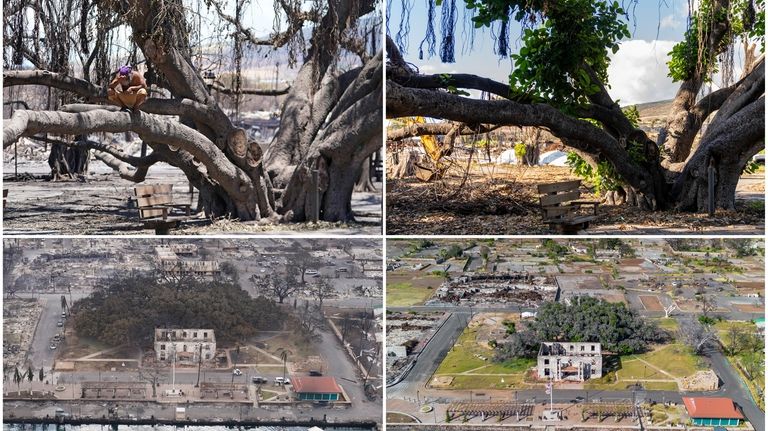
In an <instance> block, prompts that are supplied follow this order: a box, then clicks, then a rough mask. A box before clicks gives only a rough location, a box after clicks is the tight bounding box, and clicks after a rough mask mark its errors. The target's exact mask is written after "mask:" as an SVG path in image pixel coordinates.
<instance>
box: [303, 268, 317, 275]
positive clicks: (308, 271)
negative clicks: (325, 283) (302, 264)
mask: <svg viewBox="0 0 768 431" xmlns="http://www.w3.org/2000/svg"><path fill="white" fill-rule="evenodd" d="M304 274H307V275H317V270H316V269H308V270H306V271H304Z"/></svg>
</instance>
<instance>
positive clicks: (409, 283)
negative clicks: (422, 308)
mask: <svg viewBox="0 0 768 431" xmlns="http://www.w3.org/2000/svg"><path fill="white" fill-rule="evenodd" d="M443 281H444V278H443V277H440V276H437V275H430V274H429V273H427V274H417V273H408V274H397V273H394V274H393V273H391V272H390V273H387V306H389V307H407V306H409V305H419V304H423V303H424V301H426V300H427V299H429V297H430V296H432V294H433V293H434V292H435V289H437V288H438V287H440V284H441V283H442V282H443Z"/></svg>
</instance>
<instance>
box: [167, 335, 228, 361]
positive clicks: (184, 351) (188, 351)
mask: <svg viewBox="0 0 768 431" xmlns="http://www.w3.org/2000/svg"><path fill="white" fill-rule="evenodd" d="M174 352H175V353H176V362H177V363H180V364H185V363H186V364H197V363H198V362H199V361H200V360H203V361H208V360H211V359H213V358H214V357H215V356H216V337H215V336H214V334H213V329H161V328H157V329H155V357H156V358H157V360H158V361H171V360H173V356H174Z"/></svg>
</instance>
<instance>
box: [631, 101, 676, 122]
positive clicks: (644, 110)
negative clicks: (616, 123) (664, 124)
mask: <svg viewBox="0 0 768 431" xmlns="http://www.w3.org/2000/svg"><path fill="white" fill-rule="evenodd" d="M671 108H672V99H669V100H659V101H657V102H648V103H640V104H638V105H637V110H638V111H640V118H642V119H644V120H645V119H652V118H665V117H666V116H667V115H669V110H670V109H671Z"/></svg>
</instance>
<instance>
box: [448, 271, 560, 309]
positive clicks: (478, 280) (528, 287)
mask: <svg viewBox="0 0 768 431" xmlns="http://www.w3.org/2000/svg"><path fill="white" fill-rule="evenodd" d="M559 293H560V288H559V286H558V284H557V280H556V279H555V278H553V277H549V276H544V275H534V274H530V273H527V272H512V273H507V274H470V275H462V276H460V277H456V278H453V279H451V280H449V281H446V282H445V283H443V284H442V285H441V286H440V288H439V289H437V292H435V297H436V298H438V299H439V300H440V301H442V302H451V303H474V304H480V303H494V304H499V303H506V304H512V305H517V306H521V307H528V308H538V307H539V306H540V305H541V303H542V302H545V301H557V300H558V298H559Z"/></svg>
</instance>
